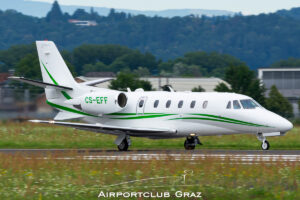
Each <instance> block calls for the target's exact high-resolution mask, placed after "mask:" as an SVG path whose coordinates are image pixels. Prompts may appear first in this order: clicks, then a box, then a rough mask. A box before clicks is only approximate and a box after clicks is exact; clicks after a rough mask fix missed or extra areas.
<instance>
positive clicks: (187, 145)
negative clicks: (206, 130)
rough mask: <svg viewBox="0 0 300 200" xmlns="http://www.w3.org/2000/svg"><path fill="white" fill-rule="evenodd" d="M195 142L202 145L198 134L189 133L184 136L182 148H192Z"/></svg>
mask: <svg viewBox="0 0 300 200" xmlns="http://www.w3.org/2000/svg"><path fill="white" fill-rule="evenodd" d="M197 144H199V145H202V143H201V142H200V140H199V138H198V136H196V135H195V134H191V135H189V136H187V137H186V140H185V141H184V148H185V149H186V150H194V149H195V147H196V145H197Z"/></svg>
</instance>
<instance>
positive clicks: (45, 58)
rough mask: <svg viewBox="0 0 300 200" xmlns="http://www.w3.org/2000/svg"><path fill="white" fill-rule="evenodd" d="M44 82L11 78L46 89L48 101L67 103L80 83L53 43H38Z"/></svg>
mask: <svg viewBox="0 0 300 200" xmlns="http://www.w3.org/2000/svg"><path fill="white" fill-rule="evenodd" d="M36 46H37V51H38V56H39V61H40V67H41V72H42V77H43V81H38V80H31V79H28V78H24V77H15V76H13V77H10V79H12V80H17V81H21V82H25V83H28V84H31V85H35V86H38V87H43V88H45V93H46V97H47V100H56V101H60V100H61V102H63V101H66V100H70V99H72V96H73V94H74V90H75V89H76V88H77V86H78V83H77V82H76V81H75V80H74V78H73V76H72V74H71V72H70V70H69V69H68V67H67V65H66V63H65V61H64V60H63V58H62V56H61V54H60V53H59V51H58V49H57V47H56V45H55V44H54V43H53V42H51V41H37V42H36Z"/></svg>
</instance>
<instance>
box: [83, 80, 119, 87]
mask: <svg viewBox="0 0 300 200" xmlns="http://www.w3.org/2000/svg"><path fill="white" fill-rule="evenodd" d="M113 79H114V78H102V79H97V80H92V81H85V82H82V83H80V85H88V86H94V85H97V84H100V83H104V82H107V81H111V80H113Z"/></svg>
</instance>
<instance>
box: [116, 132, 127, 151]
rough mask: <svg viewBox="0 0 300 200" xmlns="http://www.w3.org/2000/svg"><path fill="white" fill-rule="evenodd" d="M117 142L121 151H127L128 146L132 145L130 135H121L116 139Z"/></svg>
mask: <svg viewBox="0 0 300 200" xmlns="http://www.w3.org/2000/svg"><path fill="white" fill-rule="evenodd" d="M115 144H116V145H117V146H118V149H119V151H127V150H128V147H129V146H130V145H131V140H130V137H129V135H125V134H123V135H119V136H118V137H117V139H116V140H115Z"/></svg>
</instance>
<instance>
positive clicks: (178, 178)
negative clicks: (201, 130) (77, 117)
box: [0, 153, 300, 200]
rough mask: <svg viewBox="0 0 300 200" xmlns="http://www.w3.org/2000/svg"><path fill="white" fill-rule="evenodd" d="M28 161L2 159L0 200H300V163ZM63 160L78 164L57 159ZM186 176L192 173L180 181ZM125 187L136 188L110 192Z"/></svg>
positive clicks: (38, 158) (15, 157)
mask: <svg viewBox="0 0 300 200" xmlns="http://www.w3.org/2000/svg"><path fill="white" fill-rule="evenodd" d="M32 156H33V157H31V158H30V159H29V158H28V156H24V155H21V154H17V155H13V156H11V155H9V154H1V153H0V199H22V200H27V199H28V200H32V199H36V200H48V199H49V200H55V199H72V200H77V199H78V200H79V199H85V200H86V199H97V196H98V194H99V192H100V191H104V192H109V191H115V192H154V193H155V192H170V193H171V194H174V193H175V191H179V190H180V191H184V192H186V191H189V192H202V197H203V198H202V199H220V200H223V199H229V200H231V199H243V200H247V199H249V200H250V199H251V200H252V199H264V200H277V199H293V200H294V199H300V189H299V184H300V166H299V162H298V163H297V162H274V163H271V164H270V163H265V162H262V161H260V160H257V163H256V164H253V165H249V164H241V161H240V160H238V161H235V160H231V158H230V157H227V158H226V159H225V160H224V161H221V162H220V160H218V159H217V158H212V157H206V158H201V159H197V158H196V159H194V160H193V162H189V161H184V160H181V161H178V160H174V159H172V158H168V159H167V160H156V159H153V160H148V161H143V162H139V161H130V160H125V161H118V160H113V161H100V160H98V161H97V160H84V159H82V158H81V157H77V156H78V154H76V153H73V154H67V155H61V154H57V155H48V156H47V159H41V158H42V157H43V156H45V155H42V154H41V155H36V154H34V155H32ZM63 156H68V157H72V158H76V159H69V160H62V159H58V158H62V157H63ZM185 170H189V172H193V173H188V174H187V175H186V177H185V181H184V179H183V175H184V171H185ZM160 177H166V178H160ZM149 178H152V179H151V180H145V181H140V180H142V179H149ZM153 178H154V179H153ZM128 181H136V182H132V183H125V184H121V185H118V186H110V185H113V184H120V183H124V182H128ZM102 199H103V198H102ZM114 199H116V198H114ZM120 199H121V198H120ZM133 199H135V198H133ZM140 199H143V198H140ZM170 199H172V198H170ZM179 199H180V198H179Z"/></svg>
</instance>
